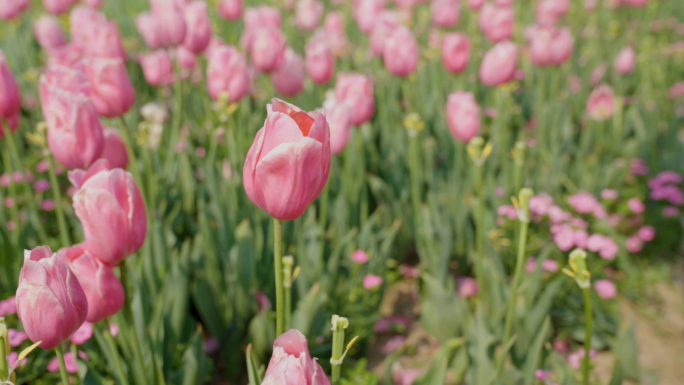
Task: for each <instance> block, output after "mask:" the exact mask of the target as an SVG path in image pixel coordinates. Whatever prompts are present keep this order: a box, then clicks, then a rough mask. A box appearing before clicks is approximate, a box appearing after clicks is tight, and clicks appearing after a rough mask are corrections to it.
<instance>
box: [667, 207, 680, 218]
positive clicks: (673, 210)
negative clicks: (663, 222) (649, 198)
mask: <svg viewBox="0 0 684 385" xmlns="http://www.w3.org/2000/svg"><path fill="white" fill-rule="evenodd" d="M676 216H679V208H677V207H676V206H666V207H663V217H665V218H674V217H676Z"/></svg>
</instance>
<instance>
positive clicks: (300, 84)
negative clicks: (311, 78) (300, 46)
mask: <svg viewBox="0 0 684 385" xmlns="http://www.w3.org/2000/svg"><path fill="white" fill-rule="evenodd" d="M271 81H273V85H274V86H275V89H276V91H278V92H280V93H281V94H283V95H287V96H295V95H298V94H299V93H300V92H302V91H303V90H304V60H303V59H302V57H301V56H300V55H299V54H297V53H295V52H294V51H293V50H292V49H290V48H288V49H287V51H286V52H285V63H284V64H283V65H282V66H281V67H280V68H278V69H277V70H276V71H273V72H272V73H271Z"/></svg>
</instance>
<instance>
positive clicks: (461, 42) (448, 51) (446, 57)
mask: <svg viewBox="0 0 684 385" xmlns="http://www.w3.org/2000/svg"><path fill="white" fill-rule="evenodd" d="M469 61H470V40H468V37H467V36H466V35H464V34H462V33H458V32H452V33H447V34H446V35H444V37H443V39H442V63H444V67H445V68H446V69H448V70H449V71H451V72H452V73H454V74H458V73H460V72H461V71H463V70H465V69H466V68H467V67H468V62H469Z"/></svg>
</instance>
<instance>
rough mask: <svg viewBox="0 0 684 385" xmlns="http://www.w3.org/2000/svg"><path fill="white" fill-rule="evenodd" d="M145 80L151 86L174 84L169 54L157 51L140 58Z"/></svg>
mask: <svg viewBox="0 0 684 385" xmlns="http://www.w3.org/2000/svg"><path fill="white" fill-rule="evenodd" d="M140 65H141V66H142V70H143V75H145V80H147V82H148V83H150V84H151V85H153V86H165V85H169V84H172V83H173V82H174V76H173V63H172V62H171V57H170V56H169V53H168V52H166V51H165V50H157V51H154V52H150V53H148V54H146V55H143V56H142V57H141V58H140Z"/></svg>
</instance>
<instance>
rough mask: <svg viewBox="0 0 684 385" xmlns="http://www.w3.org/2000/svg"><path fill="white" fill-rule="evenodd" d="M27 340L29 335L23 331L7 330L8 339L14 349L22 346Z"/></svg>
mask: <svg viewBox="0 0 684 385" xmlns="http://www.w3.org/2000/svg"><path fill="white" fill-rule="evenodd" d="M27 338H28V335H26V333H24V332H22V331H19V330H16V329H8V330H7V339H8V340H9V344H10V346H11V347H13V348H15V347H17V346H19V345H21V344H22V343H23V342H24V341H26V339H27Z"/></svg>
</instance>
